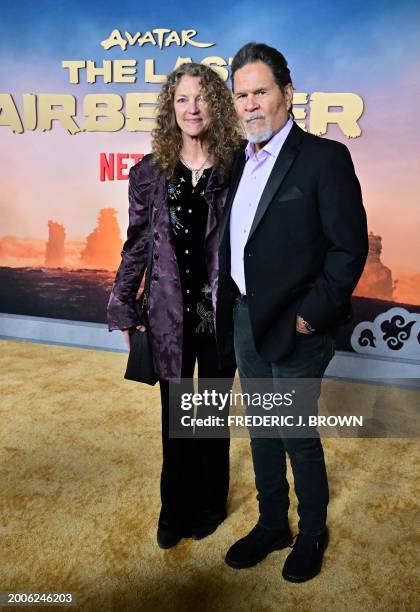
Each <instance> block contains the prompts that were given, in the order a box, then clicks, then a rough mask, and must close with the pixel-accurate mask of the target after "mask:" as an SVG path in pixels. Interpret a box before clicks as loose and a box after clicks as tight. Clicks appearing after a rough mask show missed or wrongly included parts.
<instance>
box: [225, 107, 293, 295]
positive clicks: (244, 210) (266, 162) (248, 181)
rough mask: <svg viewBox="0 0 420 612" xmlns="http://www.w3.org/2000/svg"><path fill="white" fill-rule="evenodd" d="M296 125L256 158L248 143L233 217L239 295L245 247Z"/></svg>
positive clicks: (232, 245) (278, 135) (287, 126)
mask: <svg viewBox="0 0 420 612" xmlns="http://www.w3.org/2000/svg"><path fill="white" fill-rule="evenodd" d="M292 125H293V121H292V120H291V119H290V118H289V119H288V121H287V123H286V124H285V125H284V126H283V127H282V128H281V130H280V131H279V132H277V133H276V134H275V135H274V136H273V137H272V138H271V139H270V140H269V141H268V142H267V144H266V145H265V146H264V147H263V148H262V149H261V151H259V152H258V153H257V154H256V153H255V152H254V147H253V145H252V144H251V143H250V142H248V144H247V146H246V149H245V155H246V160H247V161H246V163H245V167H244V171H243V173H242V177H241V180H240V182H239V185H238V189H237V191H236V195H235V198H234V200H233V204H232V210H231V215H230V252H231V267H230V274H231V276H232V278H233V280H234V281H235V283H236V285H237V287H238V288H239V291H240V292H241V293H242V294H243V295H245V294H246V286H245V273H244V247H245V244H246V242H247V240H248V235H249V232H250V230H251V226H252V222H253V220H254V216H255V213H256V210H257V208H258V203H259V201H260V199H261V196H262V193H263V191H264V187H265V185H266V183H267V181H268V177H269V176H270V174H271V171H272V169H273V166H274V163H275V161H276V159H277V156H278V154H279V153H280V151H281V148H282V146H283V144H284V142H285V140H286V138H287V136H288V134H289V132H290V130H291V129H292Z"/></svg>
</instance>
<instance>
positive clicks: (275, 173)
mask: <svg viewBox="0 0 420 612" xmlns="http://www.w3.org/2000/svg"><path fill="white" fill-rule="evenodd" d="M304 135H305V132H304V131H303V130H301V129H300V128H299V127H298V126H297V125H296V124H295V123H294V124H293V126H292V129H291V130H290V132H289V134H288V136H287V138H286V140H285V142H284V144H283V146H282V148H281V151H280V153H279V154H278V156H277V159H276V162H275V164H274V166H273V169H272V171H271V174H270V176H269V177H268V181H267V183H266V185H265V187H264V191H263V192H262V195H261V199H260V201H259V203H258V207H257V210H256V212H255V217H254V220H253V222H252V226H251V229H250V232H249V235H248V240H249V239H250V238H251V236H252V234H253V233H254V232H255V230H256V228H257V227H258V225H259V223H260V222H261V219H262V218H263V216H264V214H265V212H266V210H267V208H268V207H269V205H270V204H271V202H272V200H273V198H274V195H275V194H276V192H277V191H278V190H279V188H280V185H281V184H282V182H283V181H284V179H285V177H286V174H287V173H288V171H289V169H290V166H291V165H292V164H293V162H294V161H295V158H296V156H297V154H298V152H299V149H298V146H299V144H300V142H301V140H302V138H303V136H304Z"/></svg>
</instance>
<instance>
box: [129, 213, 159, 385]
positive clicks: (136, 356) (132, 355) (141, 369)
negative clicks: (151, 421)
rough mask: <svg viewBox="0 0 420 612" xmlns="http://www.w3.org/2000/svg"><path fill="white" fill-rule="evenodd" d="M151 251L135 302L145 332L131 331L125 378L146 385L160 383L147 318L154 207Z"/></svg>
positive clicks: (151, 235) (151, 234)
mask: <svg viewBox="0 0 420 612" xmlns="http://www.w3.org/2000/svg"><path fill="white" fill-rule="evenodd" d="M149 229H150V240H149V251H148V255H147V267H146V281H145V283H144V290H143V293H142V294H141V296H140V298H139V299H138V300H136V302H135V305H134V306H135V310H136V313H137V315H138V319H139V323H138V325H143V326H144V327H145V328H146V329H145V331H143V332H142V331H139V330H138V329H137V328H136V327H133V328H132V329H130V331H129V334H130V352H129V355H128V362H127V369H126V371H125V375H124V378H127V379H128V380H135V381H136V382H141V383H146V384H147V385H155V384H156V383H157V381H158V376H157V374H156V372H155V367H154V364H153V355H152V345H151V342H150V327H149V318H148V316H147V301H148V297H149V292H150V278H151V274H152V257H153V223H152V205H150V212H149Z"/></svg>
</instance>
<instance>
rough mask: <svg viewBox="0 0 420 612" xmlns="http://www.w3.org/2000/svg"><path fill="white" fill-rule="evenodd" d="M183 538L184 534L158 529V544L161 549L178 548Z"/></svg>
mask: <svg viewBox="0 0 420 612" xmlns="http://www.w3.org/2000/svg"><path fill="white" fill-rule="evenodd" d="M183 537H184V536H183V534H182V533H181V532H180V531H178V530H175V529H166V528H165V527H158V530H157V543H158V546H159V547H160V548H165V549H166V548H172V547H173V546H176V545H177V544H178V542H179V541H180V540H182V538H183Z"/></svg>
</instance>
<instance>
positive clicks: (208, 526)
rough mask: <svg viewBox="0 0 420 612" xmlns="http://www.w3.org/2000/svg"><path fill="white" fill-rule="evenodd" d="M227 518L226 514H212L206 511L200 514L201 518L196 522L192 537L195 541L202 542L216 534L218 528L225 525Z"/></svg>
mask: <svg viewBox="0 0 420 612" xmlns="http://www.w3.org/2000/svg"><path fill="white" fill-rule="evenodd" d="M225 518H226V512H218V513H215V512H211V511H210V510H206V511H205V512H203V513H202V514H200V516H199V518H198V519H197V520H196V521H195V523H194V525H193V529H192V534H191V537H192V539H193V540H202V539H203V538H207V536H209V535H210V534H212V533H214V532H215V531H216V529H217V528H218V526H219V525H220V524H221V523H223V521H224V520H225Z"/></svg>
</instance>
